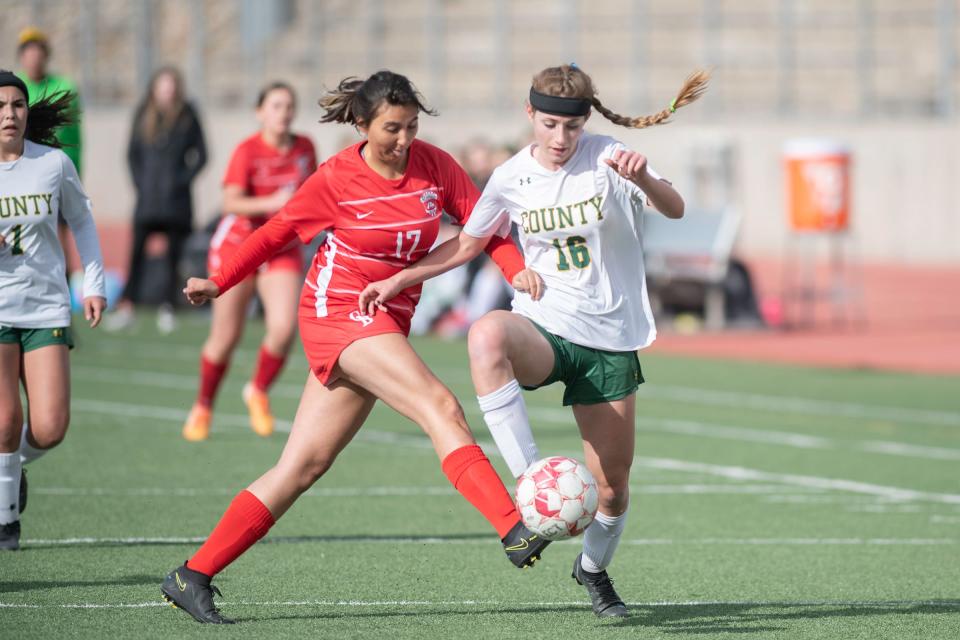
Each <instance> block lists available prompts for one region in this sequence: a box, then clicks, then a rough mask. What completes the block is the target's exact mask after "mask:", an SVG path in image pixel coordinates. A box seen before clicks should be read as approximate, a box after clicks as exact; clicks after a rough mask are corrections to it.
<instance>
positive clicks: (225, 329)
mask: <svg viewBox="0 0 960 640" xmlns="http://www.w3.org/2000/svg"><path fill="white" fill-rule="evenodd" d="M295 114H296V95H295V94H294V91H293V89H292V88H291V87H290V86H289V85H288V84H286V83H283V82H274V83H272V84H270V85H268V86H267V87H265V88H264V89H263V90H262V91H261V92H260V96H259V98H258V99H257V119H258V120H259V121H260V125H261V128H260V131H258V132H257V133H255V134H254V135H252V136H250V137H249V138H247V139H246V140H244V141H243V142H241V143H240V144H239V145H237V148H236V149H235V150H234V152H233V156H232V157H231V158H230V164H229V166H228V167H227V174H226V176H224V178H223V209H224V212H225V215H224V216H223V218H222V219H221V220H220V224H219V225H218V226H217V230H216V232H215V233H214V234H213V238H212V239H211V241H210V253H209V255H208V259H207V268H208V271H209V272H210V273H216V272H217V271H218V270H219V269H220V267H221V265H222V264H223V263H224V261H226V260H228V259H229V258H230V256H232V255H233V254H234V253H235V252H236V250H237V248H238V247H239V246H240V245H241V244H242V243H243V241H244V240H246V239H247V238H248V237H250V235H251V234H252V233H253V232H254V231H256V230H257V229H258V228H259V227H260V226H262V225H263V224H264V223H265V222H266V221H267V220H268V219H269V218H270V216H271V215H273V214H274V213H275V212H276V211H278V210H279V209H280V208H281V207H282V206H283V205H284V204H286V202H287V200H289V199H290V196H292V195H293V193H294V191H296V189H297V188H298V187H299V186H300V185H301V184H303V182H304V181H305V180H306V179H307V177H308V176H309V175H310V174H311V173H313V171H314V169H316V167H317V157H316V153H315V152H314V149H313V143H312V142H310V139H309V138H306V137H305V136H301V135H297V134H295V133H293V132H292V131H291V130H290V125H291V123H292V122H293V118H294V115H295ZM302 273H303V253H302V252H301V249H300V243H298V242H296V241H294V242H291V243H290V244H289V245H288V246H284V247H278V250H277V253H275V254H274V255H272V256H270V257H269V258H268V259H267V261H266V262H265V263H264V264H263V266H261V267H260V270H259V271H258V273H257V276H256V277H248V278H245V279H244V280H243V281H242V282H239V283H237V285H236V286H235V287H234V288H233V289H231V290H230V291H229V292H226V293H224V295H222V296H220V297H219V298H218V299H217V300H216V301H214V303H213V318H212V319H211V321H210V335H209V336H208V337H207V341H206V342H205V343H204V345H203V350H202V351H201V353H200V388H199V390H198V393H197V399H196V402H195V403H194V405H193V409H192V410H191V411H190V416H189V417H188V418H187V422H186V424H184V426H183V437H184V438H186V439H187V440H193V441H196V440H205V439H206V438H207V437H208V436H209V435H210V418H211V410H212V408H213V400H214V398H215V396H216V393H217V388H218V387H219V386H220V381H221V380H223V377H224V376H225V375H226V373H227V368H228V367H229V365H230V356H231V355H232V354H233V350H234V348H235V347H236V346H237V343H238V342H239V341H240V336H241V335H242V334H243V326H244V323H245V322H246V309H247V305H248V304H249V303H250V298H251V297H252V296H253V293H254V291H256V292H257V293H258V294H259V295H260V300H261V301H262V302H263V309H264V314H265V316H266V329H267V330H266V334H265V335H264V337H263V342H262V343H261V345H260V352H259V354H258V355H257V365H256V368H255V369H254V371H253V377H252V378H251V379H250V381H249V382H248V383H247V384H246V386H244V388H243V400H244V402H245V403H246V404H247V409H248V410H249V411H250V426H251V427H252V428H253V430H254V431H255V432H256V433H257V434H258V435H261V436H269V435H270V434H271V433H273V415H272V414H271V412H270V402H269V400H268V398H267V390H268V389H269V388H270V385H271V384H272V383H273V381H274V380H275V379H276V378H277V376H278V375H279V374H280V370H281V369H282V368H283V364H284V362H285V361H286V358H287V354H288V353H289V351H290V345H291V344H292V343H293V336H294V332H295V331H296V320H297V317H296V310H297V296H298V294H299V292H300V286H301V282H302Z"/></svg>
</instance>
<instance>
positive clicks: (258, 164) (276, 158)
mask: <svg viewBox="0 0 960 640" xmlns="http://www.w3.org/2000/svg"><path fill="white" fill-rule="evenodd" d="M316 168H317V154H316V152H315V151H314V148H313V143H312V142H310V139H309V138H306V137H304V136H298V135H294V136H293V144H292V145H291V146H290V148H289V149H287V150H286V151H281V150H279V149H277V148H276V147H271V146H270V145H269V144H267V143H266V142H265V141H264V140H263V137H262V136H261V134H260V133H255V134H253V135H252V136H250V137H249V138H247V139H246V140H244V141H243V142H241V143H240V144H238V145H237V148H236V149H234V151H233V155H232V156H231V157H230V164H229V165H228V166H227V172H226V174H225V175H224V176H223V185H224V186H227V185H228V184H230V185H237V186H240V187H243V190H244V193H245V194H246V195H248V196H254V197H258V196H268V195H270V194H271V193H273V192H274V191H276V190H277V189H285V188H289V189H297V188H298V187H300V185H302V184H303V183H304V182H305V181H306V179H307V178H308V177H310V174H312V173H313V172H314V170H315V169H316ZM225 213H228V214H229V213H231V212H230V211H227V212H225ZM245 217H246V218H248V219H249V220H250V222H251V223H252V224H253V226H259V225H261V224H263V223H264V222H266V221H267V219H268V217H269V214H268V215H262V216H245Z"/></svg>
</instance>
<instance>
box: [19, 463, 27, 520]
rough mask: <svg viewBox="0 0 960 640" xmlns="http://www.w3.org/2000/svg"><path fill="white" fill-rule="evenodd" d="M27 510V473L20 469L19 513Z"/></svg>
mask: <svg viewBox="0 0 960 640" xmlns="http://www.w3.org/2000/svg"><path fill="white" fill-rule="evenodd" d="M26 508H27V472H26V471H24V470H23V467H21V468H20V513H23V510H24V509H26Z"/></svg>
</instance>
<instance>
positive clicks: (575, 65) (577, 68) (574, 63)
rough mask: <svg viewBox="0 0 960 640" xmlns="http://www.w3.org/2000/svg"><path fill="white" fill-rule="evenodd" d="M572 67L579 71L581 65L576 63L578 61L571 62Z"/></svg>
mask: <svg viewBox="0 0 960 640" xmlns="http://www.w3.org/2000/svg"><path fill="white" fill-rule="evenodd" d="M570 68H571V69H576V70H577V71H579V70H580V67H578V66H577V63H576V62H571V63H570Z"/></svg>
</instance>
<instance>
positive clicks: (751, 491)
mask: <svg viewBox="0 0 960 640" xmlns="http://www.w3.org/2000/svg"><path fill="white" fill-rule="evenodd" d="M30 491H31V493H36V494H38V495H47V496H65V497H71V498H74V497H93V498H100V497H105V496H109V497H130V498H151V497H157V498H182V497H196V496H233V495H235V494H236V492H237V490H236V489H235V488H233V489H228V488H220V489H211V488H203V489H197V488H182V487H181V488H169V487H137V488H125V489H124V488H120V489H118V488H115V487H37V488H35V489H31V490H30ZM630 493H643V494H651V495H727V494H729V495H762V496H764V497H770V496H798V495H800V496H808V495H811V494H812V495H823V494H822V493H820V490H818V489H812V490H811V489H806V488H800V487H798V488H797V489H796V490H793V491H791V490H790V488H788V487H785V486H783V485H780V484H637V485H631V486H630ZM459 495H460V494H458V493H457V492H456V490H455V489H454V488H453V487H451V486H449V485H446V486H440V485H437V486H422V487H401V486H373V487H313V488H311V489H309V490H308V491H306V492H305V493H303V494H302V496H301V497H306V498H364V497H370V498H379V497H403V496H411V497H419V496H459Z"/></svg>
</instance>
